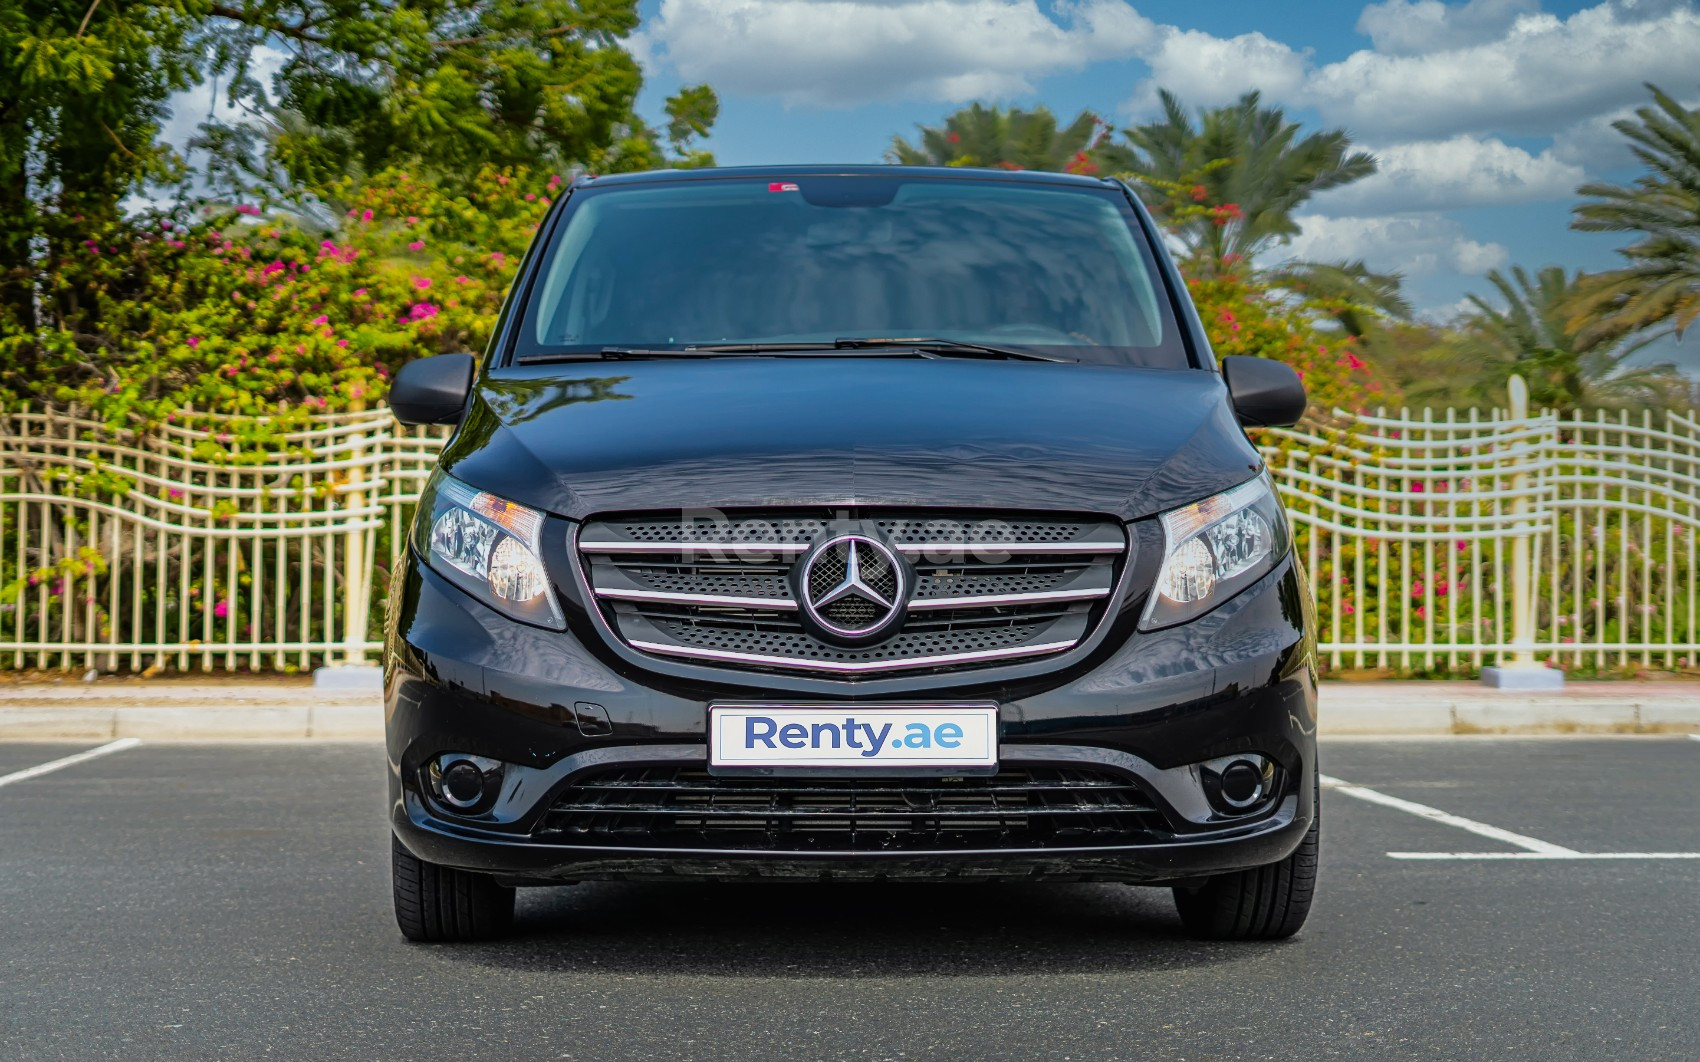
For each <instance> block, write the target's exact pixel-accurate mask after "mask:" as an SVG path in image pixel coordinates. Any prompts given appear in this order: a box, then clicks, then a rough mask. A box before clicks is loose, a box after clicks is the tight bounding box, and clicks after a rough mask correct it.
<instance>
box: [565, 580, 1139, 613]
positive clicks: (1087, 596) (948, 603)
mask: <svg viewBox="0 0 1700 1062" xmlns="http://www.w3.org/2000/svg"><path fill="white" fill-rule="evenodd" d="M596 596H597V597H601V598H609V599H612V600H615V601H654V602H657V603H659V604H663V605H717V606H720V607H723V608H772V609H786V610H794V609H796V607H797V602H796V599H794V598H789V597H744V596H739V595H736V594H684V593H676V592H674V591H671V590H630V589H626V588H624V587H617V586H614V587H610V586H599V587H597V588H596ZM1108 596H1110V588H1109V587H1107V586H1106V587H1101V588H1094V589H1087V590H1056V591H1050V590H1037V591H1034V592H1032V593H1026V594H970V595H968V596H966V597H920V598H915V599H914V600H912V601H910V602H909V611H911V612H915V611H917V610H919V611H925V610H927V609H940V608H996V607H998V606H1000V605H1049V604H1059V603H1062V602H1066V601H1096V600H1098V599H1099V598H1104V597H1108Z"/></svg>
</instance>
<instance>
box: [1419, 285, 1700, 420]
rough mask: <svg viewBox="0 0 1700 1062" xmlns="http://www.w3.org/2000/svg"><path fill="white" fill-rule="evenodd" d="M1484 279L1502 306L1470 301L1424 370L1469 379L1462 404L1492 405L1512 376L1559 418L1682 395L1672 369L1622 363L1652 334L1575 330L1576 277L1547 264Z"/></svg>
mask: <svg viewBox="0 0 1700 1062" xmlns="http://www.w3.org/2000/svg"><path fill="white" fill-rule="evenodd" d="M1487 279H1488V282H1489V283H1491V284H1492V285H1493V286H1494V288H1495V289H1496V290H1497V291H1498V293H1499V296H1500V298H1501V299H1503V300H1504V303H1505V305H1504V306H1503V307H1500V306H1497V305H1494V304H1493V303H1490V302H1489V301H1488V300H1486V299H1484V298H1482V297H1481V296H1479V295H1471V296H1470V297H1469V302H1470V305H1471V306H1472V307H1474V309H1473V310H1472V311H1471V312H1470V314H1469V315H1468V316H1467V317H1466V318H1465V320H1464V322H1463V331H1462V333H1461V335H1460V336H1459V337H1458V339H1457V340H1456V341H1455V342H1454V343H1451V344H1449V345H1447V346H1446V347H1444V348H1442V352H1440V353H1438V354H1437V355H1436V357H1435V359H1434V362H1433V364H1432V365H1431V368H1432V370H1433V372H1434V374H1435V376H1436V378H1437V379H1449V380H1455V381H1457V380H1465V379H1468V380H1469V381H1470V382H1469V384H1467V385H1464V387H1463V388H1462V389H1463V391H1464V392H1466V393H1465V394H1463V395H1462V396H1461V397H1462V398H1464V399H1465V400H1466V401H1477V402H1492V401H1493V400H1495V399H1497V398H1498V397H1499V396H1500V395H1501V394H1502V393H1503V391H1504V385H1505V380H1506V378H1507V377H1509V376H1510V374H1512V373H1514V372H1515V373H1519V374H1521V375H1522V376H1523V377H1524V379H1526V380H1527V381H1528V384H1529V399H1530V401H1531V402H1532V403H1533V404H1534V405H1536V406H1537V407H1544V408H1548V409H1555V410H1559V411H1562V412H1569V411H1571V410H1574V409H1578V408H1581V407H1583V406H1663V405H1667V404H1669V403H1670V402H1671V401H1673V399H1675V397H1676V396H1677V395H1678V394H1679V393H1683V392H1685V391H1686V385H1685V384H1684V382H1683V380H1682V377H1681V376H1680V375H1679V374H1678V373H1677V371H1676V369H1675V368H1674V367H1673V366H1671V365H1668V364H1661V365H1642V366H1626V365H1625V364H1624V362H1625V361H1626V360H1627V359H1628V358H1629V356H1630V355H1632V354H1634V353H1635V352H1636V351H1639V350H1641V349H1642V348H1643V347H1645V346H1647V344H1648V343H1651V342H1652V341H1653V340H1654V339H1655V338H1657V337H1656V336H1646V337H1643V338H1640V339H1631V338H1628V337H1626V336H1625V335H1623V334H1618V335H1617V336H1615V337H1612V338H1600V337H1598V336H1594V337H1590V336H1587V335H1584V334H1583V333H1582V331H1581V330H1579V329H1577V328H1576V327H1575V326H1574V324H1573V321H1574V316H1573V313H1572V306H1573V305H1574V304H1575V302H1576V298H1577V292H1578V290H1579V289H1580V288H1582V287H1583V286H1584V285H1586V284H1588V283H1589V280H1588V279H1587V278H1585V277H1584V275H1583V274H1582V273H1580V272H1578V273H1574V274H1572V273H1568V272H1566V271H1565V269H1564V267H1563V266H1547V267H1546V268H1544V269H1542V270H1541V271H1540V272H1539V273H1537V274H1535V276H1533V277H1530V276H1529V274H1528V273H1527V272H1525V271H1524V270H1523V268H1522V267H1521V266H1516V267H1513V269H1512V270H1511V275H1510V276H1509V277H1507V276H1506V275H1505V274H1503V273H1501V272H1500V271H1499V270H1497V269H1496V270H1493V271H1492V272H1490V273H1489V274H1488V275H1487Z"/></svg>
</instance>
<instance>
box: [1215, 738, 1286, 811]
mask: <svg viewBox="0 0 1700 1062" xmlns="http://www.w3.org/2000/svg"><path fill="white" fill-rule="evenodd" d="M1197 770H1198V781H1199V784H1200V785H1201V786H1202V787H1203V789H1204V795H1205V796H1206V797H1208V798H1209V799H1210V804H1211V806H1212V807H1214V808H1215V809H1216V810H1217V811H1218V812H1221V813H1223V814H1227V815H1246V814H1250V813H1251V812H1253V811H1256V810H1258V809H1259V808H1261V807H1263V806H1264V805H1265V804H1267V803H1268V802H1269V800H1270V798H1272V797H1273V796H1274V795H1275V788H1276V786H1275V763H1274V761H1273V760H1271V759H1269V757H1267V756H1261V755H1258V754H1257V753H1255V752H1246V753H1240V754H1238V755H1235V756H1223V757H1221V758H1219V759H1214V760H1206V761H1205V762H1203V763H1201V764H1199V765H1198V767H1197Z"/></svg>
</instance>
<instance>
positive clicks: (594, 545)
mask: <svg viewBox="0 0 1700 1062" xmlns="http://www.w3.org/2000/svg"><path fill="white" fill-rule="evenodd" d="M578 546H579V549H581V550H583V551H584V552H586V553H729V554H733V555H736V554H739V553H758V552H759V553H782V554H786V555H788V556H793V555H799V554H803V553H807V552H808V551H809V546H810V544H809V543H807V542H802V543H798V542H625V541H610V540H597V541H580V542H579V544H578ZM893 548H895V549H896V550H897V551H898V552H899V553H907V554H927V553H932V554H955V553H967V552H971V551H974V552H981V553H1011V554H1018V555H1021V556H1027V555H1032V554H1046V555H1052V554H1056V555H1064V556H1066V555H1071V554H1072V555H1077V556H1078V555H1081V554H1090V553H1120V552H1122V551H1123V550H1125V549H1126V548H1127V546H1126V544H1125V543H1122V542H899V543H893Z"/></svg>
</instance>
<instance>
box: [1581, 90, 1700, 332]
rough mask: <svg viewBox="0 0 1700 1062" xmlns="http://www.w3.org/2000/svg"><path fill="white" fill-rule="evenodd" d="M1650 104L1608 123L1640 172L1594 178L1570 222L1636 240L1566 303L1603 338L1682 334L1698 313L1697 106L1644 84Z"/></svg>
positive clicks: (1583, 325)
mask: <svg viewBox="0 0 1700 1062" xmlns="http://www.w3.org/2000/svg"><path fill="white" fill-rule="evenodd" d="M1647 88H1648V90H1649V91H1650V92H1652V94H1653V104H1652V105H1651V106H1646V107H1640V108H1638V109H1637V110H1636V112H1635V117H1634V118H1626V119H1623V120H1622V121H1619V122H1615V123H1613V128H1614V129H1616V130H1617V131H1618V132H1620V133H1622V134H1623V135H1624V136H1625V137H1627V138H1628V139H1629V141H1630V143H1631V144H1632V145H1633V147H1632V150H1633V151H1634V153H1635V157H1636V158H1637V159H1639V160H1640V161H1641V163H1642V164H1643V165H1645V166H1646V167H1647V172H1646V173H1645V174H1643V175H1642V176H1640V177H1638V178H1636V180H1635V183H1634V184H1632V185H1629V186H1623V185H1615V184H1606V183H1601V182H1595V183H1591V184H1585V185H1583V186H1582V187H1581V188H1579V189H1578V190H1577V191H1578V192H1579V193H1580V194H1581V195H1583V196H1587V197H1590V199H1591V201H1588V202H1583V203H1582V204H1581V205H1579V206H1577V207H1576V208H1575V211H1574V213H1575V220H1574V221H1573V222H1572V223H1571V227H1572V228H1576V229H1580V230H1582V231H1583V232H1624V233H1632V234H1635V235H1636V236H1638V237H1639V238H1638V239H1637V240H1636V241H1635V242H1634V243H1632V244H1630V245H1629V246H1628V247H1625V248H1623V249H1622V250H1621V251H1620V252H1619V253H1620V254H1621V255H1622V256H1623V257H1624V258H1625V259H1627V260H1628V264H1627V265H1625V266H1624V267H1623V268H1622V269H1614V270H1611V271H1608V272H1605V273H1599V274H1596V275H1594V276H1593V277H1591V278H1589V280H1588V282H1587V283H1586V284H1584V285H1583V286H1582V287H1581V289H1580V290H1579V292H1578V293H1577V299H1576V301H1575V302H1574V304H1573V305H1572V307H1571V311H1572V314H1573V315H1574V317H1575V324H1576V326H1577V328H1578V329H1579V331H1580V332H1581V333H1582V334H1583V335H1585V336H1587V337H1590V338H1599V339H1601V340H1607V341H1609V340H1610V339H1612V338H1614V337H1617V336H1622V335H1630V334H1635V333H1643V332H1649V331H1651V332H1653V333H1655V334H1656V333H1658V332H1663V331H1674V332H1676V333H1677V334H1678V335H1681V334H1682V333H1683V332H1684V331H1686V330H1687V329H1688V327H1689V326H1690V325H1692V324H1693V323H1694V321H1695V320H1696V318H1700V110H1689V109H1687V108H1685V107H1683V106H1682V105H1681V104H1680V103H1678V102H1677V101H1676V100H1674V99H1672V98H1671V97H1670V96H1668V95H1666V94H1665V93H1664V92H1662V91H1660V90H1659V88H1658V87H1657V86H1655V85H1651V84H1649V85H1648V86H1647Z"/></svg>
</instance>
